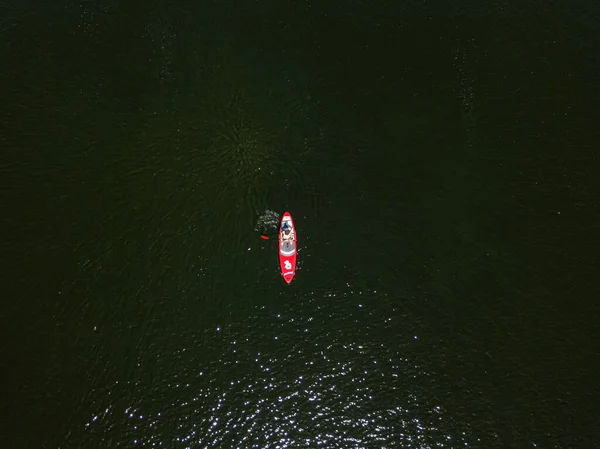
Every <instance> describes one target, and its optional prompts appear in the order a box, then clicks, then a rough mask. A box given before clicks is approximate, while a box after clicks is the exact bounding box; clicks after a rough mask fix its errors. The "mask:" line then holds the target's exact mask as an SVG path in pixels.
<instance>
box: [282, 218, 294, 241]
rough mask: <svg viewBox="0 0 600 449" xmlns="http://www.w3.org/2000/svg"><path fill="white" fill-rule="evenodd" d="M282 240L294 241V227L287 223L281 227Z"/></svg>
mask: <svg viewBox="0 0 600 449" xmlns="http://www.w3.org/2000/svg"><path fill="white" fill-rule="evenodd" d="M281 239H282V240H292V239H293V236H292V227H291V226H290V225H289V224H288V222H285V223H284V224H283V226H282V227H281Z"/></svg>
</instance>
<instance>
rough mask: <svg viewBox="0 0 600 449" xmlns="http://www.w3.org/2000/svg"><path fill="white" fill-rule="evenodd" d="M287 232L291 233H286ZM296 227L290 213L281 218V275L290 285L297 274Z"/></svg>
mask: <svg viewBox="0 0 600 449" xmlns="http://www.w3.org/2000/svg"><path fill="white" fill-rule="evenodd" d="M286 231H289V232H287V233H286ZM296 242H297V236H296V227H295V226H294V222H293V221H292V216H291V215H290V213H289V212H286V213H284V214H283V217H281V225H280V226H279V265H280V266H281V275H282V276H283V280H284V281H285V282H287V283H288V284H289V283H290V282H292V279H293V278H294V274H296V250H297V244H296Z"/></svg>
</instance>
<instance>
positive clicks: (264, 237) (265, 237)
mask: <svg viewBox="0 0 600 449" xmlns="http://www.w3.org/2000/svg"><path fill="white" fill-rule="evenodd" d="M260 238H261V239H263V240H269V237H268V236H266V235H261V236H260Z"/></svg>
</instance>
